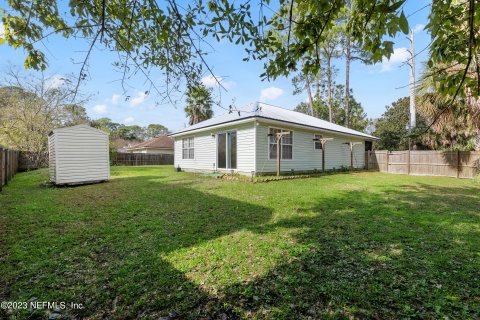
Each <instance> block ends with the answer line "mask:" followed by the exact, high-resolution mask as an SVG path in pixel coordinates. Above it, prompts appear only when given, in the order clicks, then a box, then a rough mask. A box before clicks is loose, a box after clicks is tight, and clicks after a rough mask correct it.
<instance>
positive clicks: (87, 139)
mask: <svg viewBox="0 0 480 320" xmlns="http://www.w3.org/2000/svg"><path fill="white" fill-rule="evenodd" d="M48 146H49V162H50V163H49V173H50V181H51V182H53V183H55V184H82V183H91V182H97V181H105V180H108V179H109V177H110V160H109V141H108V133H106V132H103V131H101V130H98V129H95V128H92V127H90V126H88V125H84V124H81V125H78V126H73V127H65V128H58V129H54V130H53V131H52V132H51V133H50V135H49V136H48Z"/></svg>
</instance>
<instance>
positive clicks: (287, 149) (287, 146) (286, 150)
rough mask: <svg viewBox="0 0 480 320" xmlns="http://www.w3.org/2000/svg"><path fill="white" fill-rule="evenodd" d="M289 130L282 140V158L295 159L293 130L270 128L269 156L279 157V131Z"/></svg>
mask: <svg viewBox="0 0 480 320" xmlns="http://www.w3.org/2000/svg"><path fill="white" fill-rule="evenodd" d="M280 132H288V133H289V134H286V135H283V136H282V138H281V140H280V159H287V160H291V159H293V131H289V130H282V129H275V128H270V129H269V130H268V133H269V136H268V150H269V152H268V158H269V159H270V160H273V159H277V133H280Z"/></svg>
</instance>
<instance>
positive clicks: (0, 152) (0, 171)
mask: <svg viewBox="0 0 480 320" xmlns="http://www.w3.org/2000/svg"><path fill="white" fill-rule="evenodd" d="M2 187H3V148H2V147H0V192H1V191H2Z"/></svg>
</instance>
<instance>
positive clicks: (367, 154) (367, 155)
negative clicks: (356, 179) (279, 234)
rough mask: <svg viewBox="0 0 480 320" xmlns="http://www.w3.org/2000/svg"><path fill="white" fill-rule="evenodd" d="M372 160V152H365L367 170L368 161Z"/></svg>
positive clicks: (366, 167) (366, 168)
mask: <svg viewBox="0 0 480 320" xmlns="http://www.w3.org/2000/svg"><path fill="white" fill-rule="evenodd" d="M369 160H370V150H368V151H367V152H365V170H368V161H369Z"/></svg>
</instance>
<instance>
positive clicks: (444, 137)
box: [416, 65, 480, 150]
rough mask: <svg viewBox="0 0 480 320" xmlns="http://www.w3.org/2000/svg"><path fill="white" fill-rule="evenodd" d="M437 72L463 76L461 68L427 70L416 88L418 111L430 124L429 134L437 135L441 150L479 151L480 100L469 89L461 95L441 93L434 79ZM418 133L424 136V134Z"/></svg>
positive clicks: (438, 66) (429, 68)
mask: <svg viewBox="0 0 480 320" xmlns="http://www.w3.org/2000/svg"><path fill="white" fill-rule="evenodd" d="M444 69H445V70H444ZM439 70H441V71H440V72H447V73H448V74H454V73H456V74H462V73H463V67H462V66H457V67H454V68H447V67H445V66H442V65H437V66H434V67H427V68H426V71H425V73H424V74H423V76H422V80H421V83H420V85H419V86H418V87H419V93H420V95H419V97H418V98H417V99H416V104H417V112H418V113H419V115H420V116H422V117H423V118H424V119H425V121H426V123H427V124H428V125H429V128H428V129H429V130H428V131H429V133H430V134H431V133H432V132H433V133H435V134H436V136H437V140H438V145H439V146H440V147H441V148H444V149H445V148H448V149H458V150H472V149H473V150H480V99H478V98H475V97H474V96H473V95H472V94H471V92H470V89H469V88H465V93H464V95H462V96H460V95H458V96H456V97H454V93H453V95H452V94H445V93H443V92H442V90H441V89H440V88H439V84H438V83H437V82H436V81H435V80H434V75H436V74H438V72H439ZM424 131H425V130H424ZM420 134H423V135H425V136H427V135H426V134H424V132H420Z"/></svg>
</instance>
